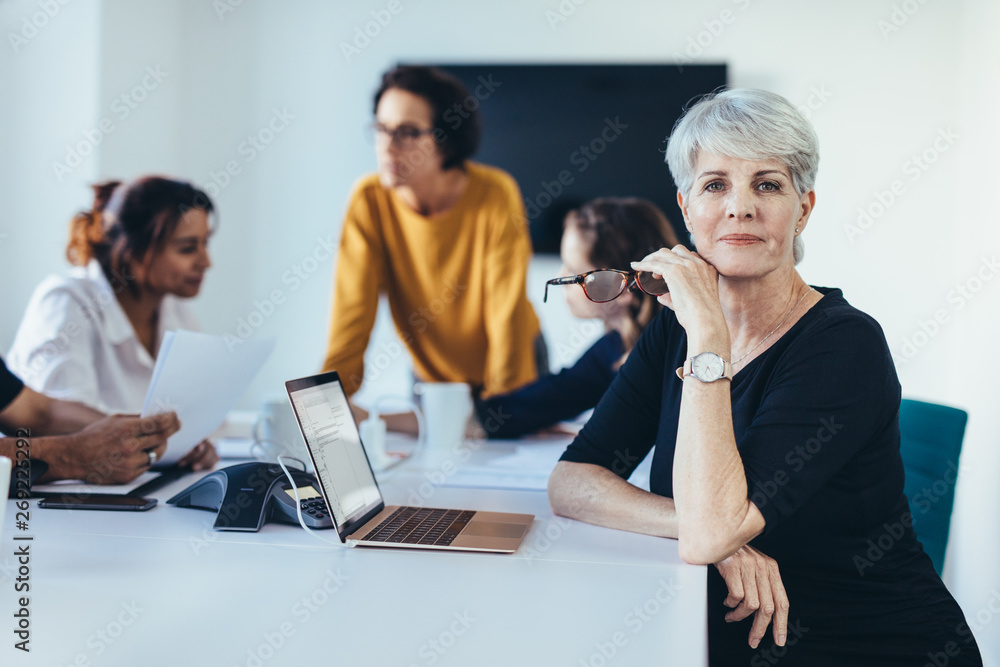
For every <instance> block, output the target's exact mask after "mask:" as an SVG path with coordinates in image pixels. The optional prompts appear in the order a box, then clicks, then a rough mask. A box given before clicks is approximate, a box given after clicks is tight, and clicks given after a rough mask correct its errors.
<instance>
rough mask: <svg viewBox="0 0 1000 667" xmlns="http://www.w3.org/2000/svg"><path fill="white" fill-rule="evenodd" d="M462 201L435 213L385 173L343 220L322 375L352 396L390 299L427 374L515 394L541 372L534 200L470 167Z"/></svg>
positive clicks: (419, 369) (361, 192) (418, 369)
mask: <svg viewBox="0 0 1000 667" xmlns="http://www.w3.org/2000/svg"><path fill="white" fill-rule="evenodd" d="M467 169H468V174H469V180H468V182H467V186H466V189H465V192H464V193H463V194H462V196H461V198H460V199H459V201H458V203H457V204H456V205H455V206H453V207H452V208H451V209H449V210H448V211H445V212H444V213H442V214H440V215H435V216H432V217H425V216H423V215H420V214H419V213H416V212H415V211H413V210H412V209H411V208H409V207H408V206H407V205H406V204H404V203H403V202H402V201H401V200H400V199H399V198H398V197H397V196H396V195H395V194H394V193H393V192H392V191H391V190H388V189H386V188H384V187H383V186H382V185H381V183H380V182H379V179H378V176H377V175H371V176H367V177H365V178H363V179H362V180H361V181H360V182H359V183H358V184H357V185H356V186H355V189H354V192H353V194H352V195H351V199H350V202H349V204H348V208H347V214H346V216H345V219H344V226H343V231H342V234H341V239H340V253H339V256H338V259H337V271H336V278H335V282H334V299H333V315H332V318H331V326H330V343H329V347H328V349H327V355H326V361H325V363H324V364H323V369H324V371H329V370H336V371H338V372H339V373H340V376H341V379H342V381H343V383H344V388H345V389H346V390H347V392H348V393H349V394H350V393H354V392H355V391H357V389H358V388H359V387H360V386H361V382H362V380H363V378H364V359H363V357H364V352H365V349H366V348H367V346H368V339H369V336H370V335H371V330H372V326H373V324H374V322H375V313H376V309H377V306H378V298H379V294H380V293H384V294H386V295H387V296H388V301H389V308H390V311H391V312H392V318H393V321H394V322H395V325H396V330H397V331H398V332H399V335H400V337H401V338H402V340H403V342H404V343H405V345H406V346H407V348H408V349H409V351H410V354H411V356H412V358H413V366H414V372H415V373H416V375H417V378H418V379H420V380H424V381H429V382H468V383H470V384H472V385H475V386H481V387H483V388H484V394H485V395H487V396H489V395H492V394H498V393H504V392H508V391H510V390H512V389H515V388H517V387H519V386H521V385H523V384H526V383H528V382H531V381H533V380H534V379H535V378H536V375H537V368H536V362H535V352H534V343H535V339H536V337H537V336H538V334H539V326H538V318H537V317H536V316H535V312H534V310H533V309H532V307H531V304H530V303H529V302H528V298H527V295H526V294H525V277H526V273H527V266H528V260H529V259H530V257H531V241H530V238H529V236H528V229H527V224H526V218H525V215H524V204H523V202H522V200H521V195H520V192H519V190H518V187H517V184H516V183H515V182H514V179H513V178H511V177H510V175H508V174H507V173H505V172H503V171H501V170H499V169H495V168H493V167H487V166H485V165H480V164H476V163H467Z"/></svg>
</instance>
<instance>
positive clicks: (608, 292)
mask: <svg viewBox="0 0 1000 667" xmlns="http://www.w3.org/2000/svg"><path fill="white" fill-rule="evenodd" d="M625 281H626V277H625V276H624V275H623V274H621V273H616V272H615V271H597V272H596V273H591V274H590V275H589V276H587V277H586V278H584V279H583V290H584V291H585V292H586V293H587V298H589V299H590V300H591V301H596V302H598V303H604V302H605V301H611V300H612V299H615V298H617V297H618V295H619V294H621V293H622V292H623V291H624V290H625Z"/></svg>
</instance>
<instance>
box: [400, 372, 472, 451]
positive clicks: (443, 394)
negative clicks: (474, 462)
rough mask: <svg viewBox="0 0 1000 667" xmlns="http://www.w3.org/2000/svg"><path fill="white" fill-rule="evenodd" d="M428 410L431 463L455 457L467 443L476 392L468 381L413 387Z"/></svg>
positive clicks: (426, 444)
mask: <svg viewBox="0 0 1000 667" xmlns="http://www.w3.org/2000/svg"><path fill="white" fill-rule="evenodd" d="M413 391H414V393H416V394H417V395H418V396H420V397H421V400H420V402H421V405H422V407H423V411H424V425H425V428H426V429H427V433H426V435H425V436H424V445H423V447H424V451H425V454H426V459H427V460H432V461H433V462H436V461H445V460H447V459H449V458H453V457H454V456H455V455H456V453H457V452H458V451H459V450H460V449H461V447H462V444H463V443H464V442H465V429H466V426H467V425H468V422H469V419H470V418H471V417H472V408H473V406H472V391H471V390H470V388H469V385H467V384H465V383H464V382H423V383H420V384H417V385H416V386H414V388H413Z"/></svg>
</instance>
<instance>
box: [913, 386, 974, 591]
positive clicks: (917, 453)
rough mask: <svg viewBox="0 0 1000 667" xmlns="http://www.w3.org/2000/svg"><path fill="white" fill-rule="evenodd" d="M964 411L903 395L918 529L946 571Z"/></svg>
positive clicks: (936, 566) (938, 567) (936, 562)
mask: <svg viewBox="0 0 1000 667" xmlns="http://www.w3.org/2000/svg"><path fill="white" fill-rule="evenodd" d="M968 420H969V415H968V413H967V412H965V410H959V409H957V408H949V407H946V406H944V405H936V404H934V403H924V402H922V401H913V400H910V399H906V398H904V399H903V400H902V402H901V403H900V406H899V434H900V438H901V439H900V447H899V449H900V453H901V454H902V456H903V468H904V469H905V470H906V482H905V483H904V485H903V490H904V491H905V493H906V497H907V498H908V499H909V501H910V512H911V513H912V515H913V529H914V530H915V531H916V533H917V538H918V539H919V540H920V543H921V544H923V545H924V551H926V552H927V555H928V556H930V557H931V561H932V562H933V563H934V569H936V570H937V572H938V574H941V572H942V570H943V569H944V553H945V548H946V547H947V546H948V528H949V525H950V523H951V508H952V505H954V501H955V482H956V480H957V478H958V456H959V454H960V453H961V451H962V439H963V438H964V437H965V423H966V422H967V421H968Z"/></svg>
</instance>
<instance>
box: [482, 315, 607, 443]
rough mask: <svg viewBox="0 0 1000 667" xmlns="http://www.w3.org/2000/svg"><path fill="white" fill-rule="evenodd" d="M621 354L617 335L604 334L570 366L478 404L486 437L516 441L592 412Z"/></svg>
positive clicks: (604, 390) (605, 389)
mask: <svg viewBox="0 0 1000 667" xmlns="http://www.w3.org/2000/svg"><path fill="white" fill-rule="evenodd" d="M624 353H625V349H624V347H623V346H622V337H621V335H620V334H619V333H618V332H617V331H610V332H608V333H606V334H604V335H603V336H602V337H601V338H599V339H598V341H597V342H596V343H594V344H593V345H592V346H591V347H590V349H589V350H587V351H586V352H584V354H583V356H582V357H580V359H579V360H578V361H577V362H576V363H575V364H573V366H572V367H570V368H564V369H562V370H561V371H559V372H558V373H556V374H555V375H546V376H545V377H543V378H540V379H539V380H537V381H536V382H532V383H531V384H528V385H525V386H524V387H521V388H520V389H516V390H514V391H512V392H510V393H507V394H500V395H499V396H491V397H490V398H488V399H486V400H479V401H476V413H477V414H478V415H479V421H480V423H481V424H482V425H483V427H484V429H485V430H486V432H487V433H488V434H489V437H490V438H520V437H521V436H522V435H526V434H528V433H534V432H535V431H538V430H541V429H543V428H546V427H548V426H552V425H553V424H555V423H557V422H561V421H565V420H567V419H572V418H574V417H576V416H577V415H579V414H580V413H582V412H584V411H586V410H590V409H591V408H593V407H594V406H595V405H597V402H598V401H600V400H601V396H603V395H604V392H606V391H607V390H608V387H609V386H611V381H612V380H614V379H615V376H616V375H617V374H618V369H617V368H616V364H617V363H618V360H619V359H621V357H622V355H623V354H624Z"/></svg>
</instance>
